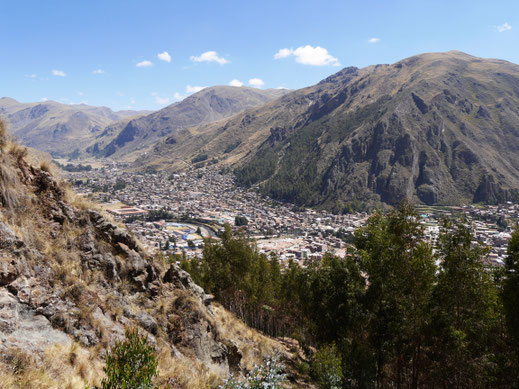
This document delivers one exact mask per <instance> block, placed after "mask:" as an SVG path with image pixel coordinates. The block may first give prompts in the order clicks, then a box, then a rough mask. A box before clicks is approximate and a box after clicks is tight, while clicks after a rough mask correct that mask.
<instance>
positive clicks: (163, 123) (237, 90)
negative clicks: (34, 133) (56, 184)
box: [88, 86, 286, 157]
mask: <svg viewBox="0 0 519 389" xmlns="http://www.w3.org/2000/svg"><path fill="white" fill-rule="evenodd" d="M285 93H286V91H285V90H277V89H268V90H261V89H255V88H247V87H231V86H215V87H211V88H205V89H203V90H202V91H200V92H198V93H195V94H193V95H191V96H189V97H187V98H186V99H184V100H182V101H180V102H178V103H175V104H172V105H170V106H168V107H166V108H163V109H161V110H160V111H157V112H154V113H152V114H150V115H147V116H144V117H140V118H138V119H134V120H130V121H123V122H121V123H117V124H115V125H114V126H110V127H108V128H107V129H106V131H104V132H103V133H102V134H101V135H100V136H98V139H97V141H96V144H94V145H93V146H92V147H91V148H89V150H88V151H89V152H91V153H93V154H95V155H98V156H113V157H120V156H127V155H128V154H131V153H133V152H136V155H138V154H140V153H143V152H144V151H146V150H148V149H149V148H150V147H151V146H152V145H154V144H155V143H157V142H158V141H159V140H162V139H165V138H166V137H167V138H168V139H169V140H167V141H168V142H170V143H173V142H176V138H175V134H176V133H178V132H182V131H185V130H187V129H188V128H189V127H193V126H197V125H200V124H203V123H208V122H213V121H217V120H220V119H224V118H228V117H231V116H233V115H235V114H237V113H239V112H242V111H244V110H246V109H249V108H252V107H256V106H259V105H262V104H264V103H266V102H268V101H269V100H272V99H274V98H277V97H279V96H282V95H283V94H285Z"/></svg>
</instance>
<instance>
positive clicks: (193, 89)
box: [186, 85, 205, 93]
mask: <svg viewBox="0 0 519 389" xmlns="http://www.w3.org/2000/svg"><path fill="white" fill-rule="evenodd" d="M204 88H205V86H191V85H186V92H187V93H196V92H200V91H201V90H202V89H204Z"/></svg>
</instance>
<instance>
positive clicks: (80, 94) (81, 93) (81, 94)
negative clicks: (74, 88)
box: [77, 92, 85, 96]
mask: <svg viewBox="0 0 519 389" xmlns="http://www.w3.org/2000/svg"><path fill="white" fill-rule="evenodd" d="M77 94H78V96H84V95H85V94H84V93H83V92H78V93H77Z"/></svg>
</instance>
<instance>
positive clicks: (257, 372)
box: [220, 355, 287, 389]
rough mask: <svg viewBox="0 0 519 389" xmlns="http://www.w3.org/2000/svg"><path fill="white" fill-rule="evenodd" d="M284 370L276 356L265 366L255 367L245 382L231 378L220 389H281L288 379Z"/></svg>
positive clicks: (267, 361)
mask: <svg viewBox="0 0 519 389" xmlns="http://www.w3.org/2000/svg"><path fill="white" fill-rule="evenodd" d="M283 370H284V366H283V365H282V364H281V363H280V362H279V356H278V355H275V356H273V357H270V358H267V359H266V360H265V363H264V364H263V365H261V366H256V367H254V369H253V370H252V371H251V372H250V373H249V374H247V377H246V381H245V382H239V381H237V380H236V379H235V378H234V377H233V376H231V377H230V378H229V379H227V380H226V381H225V383H224V384H223V385H221V386H220V389H281V388H283V383H285V381H286V378H287V377H286V374H284V373H283Z"/></svg>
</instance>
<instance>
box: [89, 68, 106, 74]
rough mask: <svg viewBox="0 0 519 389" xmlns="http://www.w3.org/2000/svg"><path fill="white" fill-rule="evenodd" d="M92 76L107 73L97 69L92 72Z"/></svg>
mask: <svg viewBox="0 0 519 389" xmlns="http://www.w3.org/2000/svg"><path fill="white" fill-rule="evenodd" d="M92 74H105V71H104V70H103V69H96V70H94V71H92Z"/></svg>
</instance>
